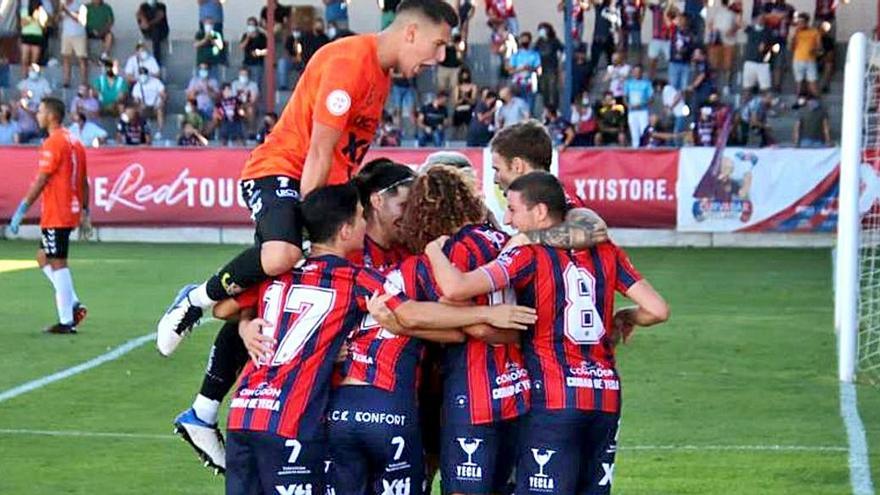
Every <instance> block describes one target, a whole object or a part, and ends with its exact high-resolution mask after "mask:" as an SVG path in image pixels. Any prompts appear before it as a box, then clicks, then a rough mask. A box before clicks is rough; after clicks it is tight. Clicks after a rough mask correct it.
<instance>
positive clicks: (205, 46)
mask: <svg viewBox="0 0 880 495" xmlns="http://www.w3.org/2000/svg"><path fill="white" fill-rule="evenodd" d="M193 46H194V47H195V48H196V64H198V65H199V66H201V65H202V64H204V65H206V66H207V67H208V70H209V71H210V72H211V73H212V74H211V75H212V76H213V77H215V78H216V77H217V75H218V71H217V67H218V66H219V65H221V64H223V63H224V62H225V60H226V42H225V41H224V39H223V33H222V32H220V31H217V30H216V29H214V20H213V19H212V18H210V17H208V18H205V20H204V22H203V23H202V25H201V27H200V28H199V31H198V32H197V33H196V40H195V42H194V43H193Z"/></svg>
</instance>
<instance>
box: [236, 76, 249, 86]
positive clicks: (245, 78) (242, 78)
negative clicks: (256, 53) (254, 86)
mask: <svg viewBox="0 0 880 495" xmlns="http://www.w3.org/2000/svg"><path fill="white" fill-rule="evenodd" d="M248 80H249V78H248V76H247V74H239V75H238V82H239V83H241V84H247V83H248Z"/></svg>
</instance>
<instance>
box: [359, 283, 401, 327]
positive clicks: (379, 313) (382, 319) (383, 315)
mask: <svg viewBox="0 0 880 495" xmlns="http://www.w3.org/2000/svg"><path fill="white" fill-rule="evenodd" d="M392 297H394V295H393V294H389V293H385V294H382V295H379V293H378V292H373V295H372V297H369V298H367V311H369V312H370V315H371V316H372V317H373V319H375V320H376V322H377V323H378V324H379V325H381V326H382V328H385V329H387V330H390V331H392V332H394V331H395V330H399V329H400V325H399V324H398V322H397V317H395V316H394V312H393V311H391V310H390V309H389V308H388V305H387V304H385V303H386V302H387V301H388V300H389V299H391V298H392Z"/></svg>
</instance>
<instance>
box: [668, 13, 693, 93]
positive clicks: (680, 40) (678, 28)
mask: <svg viewBox="0 0 880 495" xmlns="http://www.w3.org/2000/svg"><path fill="white" fill-rule="evenodd" d="M694 46H696V42H695V40H694V36H693V35H692V34H691V31H690V28H689V27H688V17H686V16H683V15H679V16H676V17H675V29H674V30H673V31H672V41H671V42H670V47H669V49H670V53H669V82H670V83H671V84H672V85H673V86H675V87H676V89H678V90H684V89H685V88H686V87H687V86H688V84H689V83H690V80H691V56H692V54H693V51H694Z"/></svg>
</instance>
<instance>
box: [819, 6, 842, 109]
mask: <svg viewBox="0 0 880 495" xmlns="http://www.w3.org/2000/svg"><path fill="white" fill-rule="evenodd" d="M816 26H817V27H818V28H819V32H820V33H822V51H821V53H820V54H819V57H818V61H819V63H820V64H821V66H822V80H821V81H820V83H819V84H820V88H821V89H822V92H823V93H827V92H828V89H829V87H830V86H831V77H832V76H833V75H834V59H835V56H834V51H835V50H836V48H837V41H836V40H835V38H834V35H833V34H832V31H833V24H831V23H829V22H828V21H819V20H816Z"/></svg>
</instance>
